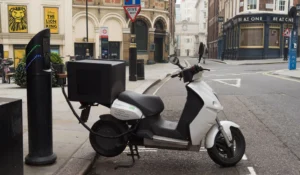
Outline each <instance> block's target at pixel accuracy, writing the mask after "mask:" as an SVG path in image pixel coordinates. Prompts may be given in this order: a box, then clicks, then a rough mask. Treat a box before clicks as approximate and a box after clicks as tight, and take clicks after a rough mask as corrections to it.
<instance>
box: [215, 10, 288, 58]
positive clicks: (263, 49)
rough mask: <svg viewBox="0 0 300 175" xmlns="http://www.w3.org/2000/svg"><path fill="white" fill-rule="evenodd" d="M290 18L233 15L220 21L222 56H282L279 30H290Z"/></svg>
mask: <svg viewBox="0 0 300 175" xmlns="http://www.w3.org/2000/svg"><path fill="white" fill-rule="evenodd" d="M292 24H293V19H292V18H288V17H287V16H286V15H279V14H252V15H237V16H235V17H234V18H233V19H231V20H229V21H227V22H226V23H224V26H223V29H224V30H223V37H222V40H223V43H222V44H225V45H223V49H220V51H221V52H223V51H224V59H232V60H252V59H269V58H282V57H283V49H284V36H283V31H285V29H286V28H289V29H292Z"/></svg>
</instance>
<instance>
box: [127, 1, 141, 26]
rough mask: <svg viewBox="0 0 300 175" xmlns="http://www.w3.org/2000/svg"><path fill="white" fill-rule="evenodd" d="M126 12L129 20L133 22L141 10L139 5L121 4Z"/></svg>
mask: <svg viewBox="0 0 300 175" xmlns="http://www.w3.org/2000/svg"><path fill="white" fill-rule="evenodd" d="M123 8H124V10H125V12H126V14H127V15H128V17H129V18H130V20H131V22H134V21H135V19H136V17H137V15H138V14H139V13H140V11H141V6H140V5H131V6H123Z"/></svg>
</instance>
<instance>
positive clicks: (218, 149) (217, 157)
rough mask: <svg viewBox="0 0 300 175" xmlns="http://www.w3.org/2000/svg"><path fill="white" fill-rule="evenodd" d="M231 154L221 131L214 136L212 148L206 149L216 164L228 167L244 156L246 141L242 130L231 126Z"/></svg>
mask: <svg viewBox="0 0 300 175" xmlns="http://www.w3.org/2000/svg"><path fill="white" fill-rule="evenodd" d="M231 134H232V143H233V146H234V147H233V155H231V153H232V152H230V148H229V147H228V146H227V144H226V142H225V139H224V137H223V136H222V133H221V132H220V131H219V132H218V134H217V135H216V138H215V144H214V146H213V147H212V148H209V149H207V153H208V155H209V156H210V158H211V159H212V160H213V161H214V162H215V163H217V164H219V165H221V166H224V167H230V166H234V165H236V164H237V163H238V162H239V161H240V160H241V159H242V157H243V156H244V154H245V150H246V142H245V138H244V136H243V134H242V132H241V131H240V130H239V129H238V128H231Z"/></svg>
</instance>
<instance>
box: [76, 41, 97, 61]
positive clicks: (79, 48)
mask: <svg viewBox="0 0 300 175" xmlns="http://www.w3.org/2000/svg"><path fill="white" fill-rule="evenodd" d="M86 48H88V49H89V53H90V56H91V57H93V55H94V43H75V44H74V51H75V56H80V57H82V58H84V57H85V55H86Z"/></svg>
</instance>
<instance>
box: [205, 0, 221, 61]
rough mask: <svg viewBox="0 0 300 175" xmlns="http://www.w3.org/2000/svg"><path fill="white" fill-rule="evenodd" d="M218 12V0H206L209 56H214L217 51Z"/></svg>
mask: <svg viewBox="0 0 300 175" xmlns="http://www.w3.org/2000/svg"><path fill="white" fill-rule="evenodd" d="M218 13H219V0H209V1H208V27H207V45H208V55H209V57H210V58H216V57H217V53H218V51H217V50H218V47H217V46H218V30H219V26H218Z"/></svg>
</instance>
